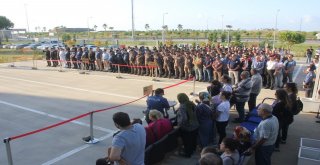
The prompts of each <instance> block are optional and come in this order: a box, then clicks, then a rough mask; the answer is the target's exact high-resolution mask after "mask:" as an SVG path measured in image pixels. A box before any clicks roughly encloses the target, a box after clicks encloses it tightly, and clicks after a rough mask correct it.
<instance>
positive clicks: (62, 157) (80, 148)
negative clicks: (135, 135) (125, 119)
mask: <svg viewBox="0 0 320 165" xmlns="http://www.w3.org/2000/svg"><path fill="white" fill-rule="evenodd" d="M112 135H113V133H109V134H107V135H106V136H103V137H101V138H99V141H102V140H105V139H107V138H109V137H111V136H112ZM90 146H91V145H90V144H85V145H82V146H80V147H78V148H75V149H73V150H71V151H69V152H66V153H64V154H62V155H60V156H58V157H56V158H54V159H51V160H49V161H47V162H45V163H42V165H51V164H54V163H57V162H58V161H60V160H63V159H65V158H67V157H69V156H72V155H73V154H75V153H78V152H80V151H82V150H84V149H86V148H88V147H90Z"/></svg>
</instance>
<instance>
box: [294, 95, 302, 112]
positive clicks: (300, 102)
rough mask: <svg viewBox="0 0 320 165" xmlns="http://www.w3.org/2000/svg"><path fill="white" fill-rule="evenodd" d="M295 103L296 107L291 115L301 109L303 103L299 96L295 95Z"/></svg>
mask: <svg viewBox="0 0 320 165" xmlns="http://www.w3.org/2000/svg"><path fill="white" fill-rule="evenodd" d="M296 104H297V108H296V109H295V111H293V112H292V113H293V115H297V114H299V113H300V111H302V109H303V103H302V101H301V100H300V98H299V97H297V101H296Z"/></svg>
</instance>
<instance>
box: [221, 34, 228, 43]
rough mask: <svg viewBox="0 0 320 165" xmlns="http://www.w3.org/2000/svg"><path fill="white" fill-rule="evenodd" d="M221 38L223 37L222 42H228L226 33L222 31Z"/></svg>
mask: <svg viewBox="0 0 320 165" xmlns="http://www.w3.org/2000/svg"><path fill="white" fill-rule="evenodd" d="M220 38H221V42H226V38H227V35H226V33H222V34H221V36H220Z"/></svg>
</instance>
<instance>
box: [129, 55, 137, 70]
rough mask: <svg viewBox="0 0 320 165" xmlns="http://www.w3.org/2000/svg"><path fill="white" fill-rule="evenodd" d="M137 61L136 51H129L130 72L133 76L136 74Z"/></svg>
mask: <svg viewBox="0 0 320 165" xmlns="http://www.w3.org/2000/svg"><path fill="white" fill-rule="evenodd" d="M135 61H136V55H135V51H134V50H133V49H131V50H130V51H129V66H130V72H131V74H134V73H135V72H134V71H135V68H134V66H135Z"/></svg>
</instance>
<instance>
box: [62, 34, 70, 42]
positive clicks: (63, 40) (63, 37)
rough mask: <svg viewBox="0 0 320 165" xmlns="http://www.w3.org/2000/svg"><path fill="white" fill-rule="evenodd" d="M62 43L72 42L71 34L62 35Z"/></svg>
mask: <svg viewBox="0 0 320 165" xmlns="http://www.w3.org/2000/svg"><path fill="white" fill-rule="evenodd" d="M61 38H62V42H66V41H71V36H70V35H69V34H63V35H62V37H61Z"/></svg>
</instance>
